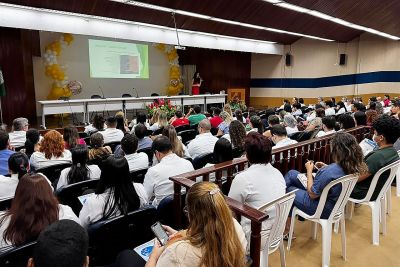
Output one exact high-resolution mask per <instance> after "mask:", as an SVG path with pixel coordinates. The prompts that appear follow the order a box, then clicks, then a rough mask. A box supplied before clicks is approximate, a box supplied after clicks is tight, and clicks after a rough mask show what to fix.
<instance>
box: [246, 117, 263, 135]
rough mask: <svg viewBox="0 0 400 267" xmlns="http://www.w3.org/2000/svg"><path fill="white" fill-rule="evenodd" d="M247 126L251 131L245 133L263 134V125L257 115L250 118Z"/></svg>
mask: <svg viewBox="0 0 400 267" xmlns="http://www.w3.org/2000/svg"><path fill="white" fill-rule="evenodd" d="M249 125H250V129H251V130H250V131H248V132H247V133H250V132H257V133H260V134H262V133H263V132H264V125H263V123H262V121H261V118H260V116H258V115H254V116H251V118H250V122H249Z"/></svg>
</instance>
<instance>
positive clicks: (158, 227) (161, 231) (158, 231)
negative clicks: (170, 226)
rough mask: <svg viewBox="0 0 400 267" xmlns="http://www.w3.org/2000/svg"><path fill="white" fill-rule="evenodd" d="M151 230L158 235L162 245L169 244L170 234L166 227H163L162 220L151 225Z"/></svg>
mask: <svg viewBox="0 0 400 267" xmlns="http://www.w3.org/2000/svg"><path fill="white" fill-rule="evenodd" d="M151 230H152V231H153V233H154V235H155V236H156V237H157V239H158V241H159V242H160V244H161V245H162V246H164V245H165V244H167V241H168V234H167V232H165V230H164V228H162V226H161V223H160V222H156V223H155V224H153V225H152V226H151Z"/></svg>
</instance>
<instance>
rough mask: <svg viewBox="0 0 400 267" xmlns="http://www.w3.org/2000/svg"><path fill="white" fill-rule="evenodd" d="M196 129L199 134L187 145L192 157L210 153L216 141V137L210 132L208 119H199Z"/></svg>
mask: <svg viewBox="0 0 400 267" xmlns="http://www.w3.org/2000/svg"><path fill="white" fill-rule="evenodd" d="M198 129H199V134H198V135H197V136H196V138H195V139H193V140H192V141H190V143H189V145H188V151H189V154H190V156H191V157H192V158H193V159H195V158H197V157H200V156H203V155H206V154H209V153H212V152H213V150H214V146H215V143H216V142H217V141H218V138H217V137H215V136H213V135H212V134H211V133H210V129H211V123H210V121H209V120H207V119H204V120H202V121H200V123H199V127H198Z"/></svg>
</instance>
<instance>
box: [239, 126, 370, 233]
mask: <svg viewBox="0 0 400 267" xmlns="http://www.w3.org/2000/svg"><path fill="white" fill-rule="evenodd" d="M330 148H331V156H332V159H333V163H331V164H329V165H326V164H325V163H323V162H316V163H315V164H314V163H313V161H308V162H307V163H306V164H305V167H306V170H307V173H306V174H301V173H300V172H299V171H297V170H291V171H289V172H288V173H287V174H286V175H285V181H286V191H287V192H290V191H293V190H296V189H298V190H297V191H296V192H295V194H296V196H295V199H294V203H293V205H294V206H295V207H297V208H298V209H300V210H302V211H303V212H305V213H307V214H309V215H312V214H314V213H315V210H316V209H317V206H318V203H319V197H320V196H321V193H322V191H323V190H324V188H325V187H326V186H327V185H328V184H329V183H330V182H332V181H334V180H336V179H338V178H340V177H343V176H345V175H348V174H356V173H360V172H362V171H363V170H364V169H365V164H364V163H363V154H362V150H361V147H360V146H359V145H358V142H357V140H356V138H355V137H354V136H352V135H351V134H348V133H345V132H338V133H336V134H335V135H334V136H333V137H332V139H331V141H330ZM314 166H315V167H316V168H318V171H317V173H316V174H315V175H314V174H313V169H314ZM303 175H304V176H305V177H306V178H307V187H305V186H304V185H303V183H302V182H301V181H300V179H301V178H300V177H301V176H303ZM235 179H236V178H235ZM340 192H341V186H340V185H336V186H334V187H333V188H332V189H331V190H330V191H329V193H328V196H327V200H326V204H325V207H324V210H323V212H322V215H321V218H322V219H327V218H328V217H329V215H330V213H331V211H332V209H333V207H334V206H335V204H336V200H337V198H338V196H339V195H340ZM289 227H290V216H289V219H288V220H287V223H286V230H285V232H288V231H289Z"/></svg>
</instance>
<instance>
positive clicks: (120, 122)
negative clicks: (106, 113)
mask: <svg viewBox="0 0 400 267" xmlns="http://www.w3.org/2000/svg"><path fill="white" fill-rule="evenodd" d="M115 118H116V119H117V129H120V130H121V131H122V132H123V133H124V134H125V133H129V131H130V130H129V127H128V123H127V121H126V119H125V115H124V112H122V111H118V112H117V113H116V114H115Z"/></svg>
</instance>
